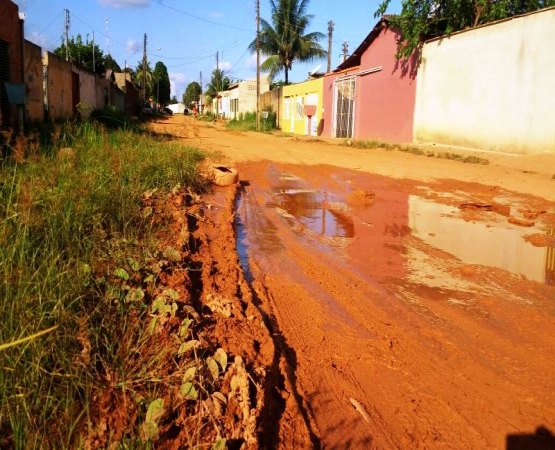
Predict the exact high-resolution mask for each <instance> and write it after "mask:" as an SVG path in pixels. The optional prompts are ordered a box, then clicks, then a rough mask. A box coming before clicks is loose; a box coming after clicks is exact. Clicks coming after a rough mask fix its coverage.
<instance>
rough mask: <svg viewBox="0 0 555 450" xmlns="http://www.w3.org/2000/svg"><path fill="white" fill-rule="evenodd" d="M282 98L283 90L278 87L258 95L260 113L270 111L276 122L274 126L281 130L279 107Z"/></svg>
mask: <svg viewBox="0 0 555 450" xmlns="http://www.w3.org/2000/svg"><path fill="white" fill-rule="evenodd" d="M282 96H283V88H282V87H281V86H280V87H278V88H275V89H272V90H271V91H268V92H264V93H263V94H260V100H259V102H260V110H261V111H264V110H268V109H272V111H274V112H275V113H276V122H277V123H276V126H277V127H278V128H281V120H280V115H281V108H282V106H281V103H282V100H281V98H282Z"/></svg>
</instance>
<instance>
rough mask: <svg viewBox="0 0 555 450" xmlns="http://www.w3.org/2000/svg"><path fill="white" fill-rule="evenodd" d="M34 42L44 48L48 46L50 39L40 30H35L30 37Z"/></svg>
mask: <svg viewBox="0 0 555 450" xmlns="http://www.w3.org/2000/svg"><path fill="white" fill-rule="evenodd" d="M28 39H29V40H30V41H31V42H32V43H33V44H37V45H38V46H40V47H42V48H43V49H47V48H48V39H47V37H46V36H45V35H44V34H41V33H39V32H38V31H33V32H32V33H31V35H30V36H29V38H28Z"/></svg>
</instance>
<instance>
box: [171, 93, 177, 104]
mask: <svg viewBox="0 0 555 450" xmlns="http://www.w3.org/2000/svg"><path fill="white" fill-rule="evenodd" d="M170 103H172V104H175V103H177V97H176V96H175V95H172V98H171V100H170Z"/></svg>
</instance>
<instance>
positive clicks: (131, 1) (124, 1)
mask: <svg viewBox="0 0 555 450" xmlns="http://www.w3.org/2000/svg"><path fill="white" fill-rule="evenodd" d="M98 1H99V2H100V4H101V5H102V6H108V7H109V8H137V7H144V6H148V5H149V4H150V0H98Z"/></svg>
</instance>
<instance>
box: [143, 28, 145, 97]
mask: <svg viewBox="0 0 555 450" xmlns="http://www.w3.org/2000/svg"><path fill="white" fill-rule="evenodd" d="M145 104H146V33H145V36H144V40H143V106H144V105H145Z"/></svg>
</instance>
